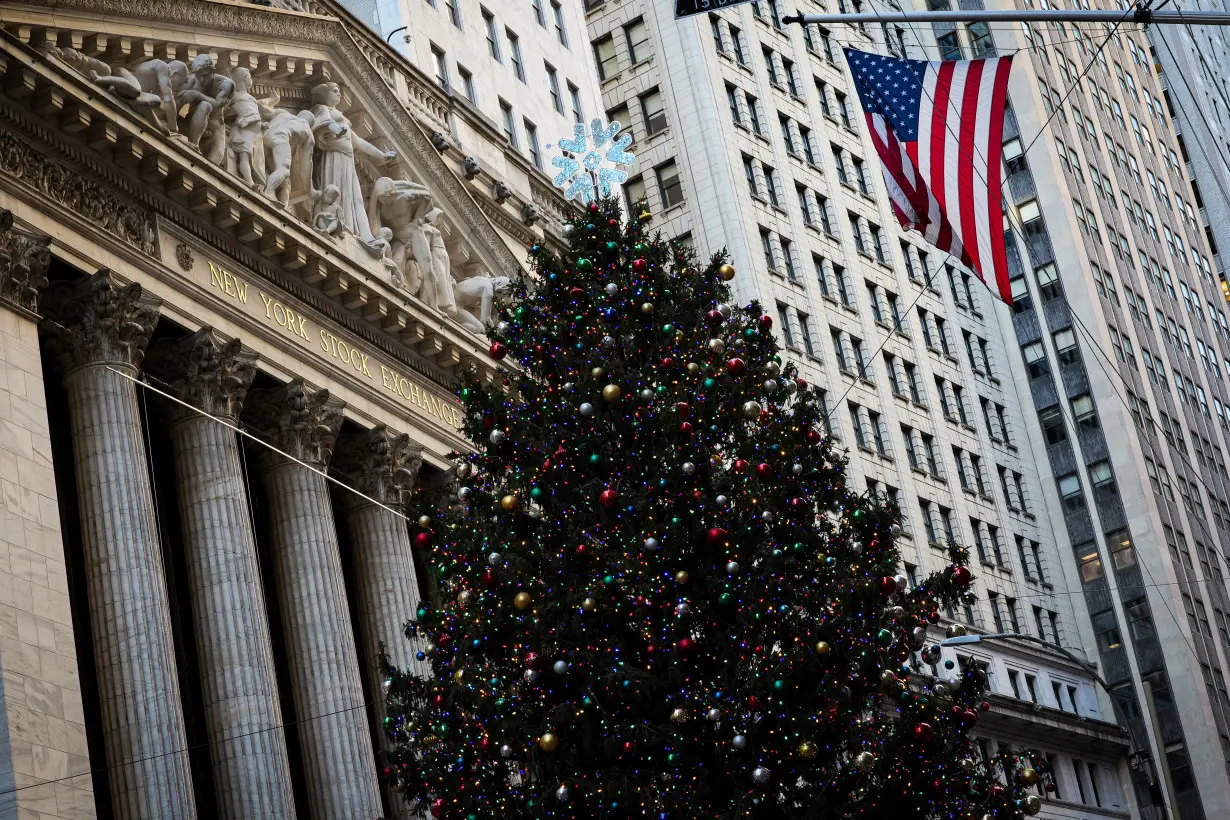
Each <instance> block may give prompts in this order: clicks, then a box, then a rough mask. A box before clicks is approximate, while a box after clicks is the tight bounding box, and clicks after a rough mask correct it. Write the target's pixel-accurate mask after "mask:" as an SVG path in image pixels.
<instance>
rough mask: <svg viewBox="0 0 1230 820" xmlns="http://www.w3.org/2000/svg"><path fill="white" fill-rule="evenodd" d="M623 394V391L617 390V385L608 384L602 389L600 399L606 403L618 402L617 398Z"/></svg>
mask: <svg viewBox="0 0 1230 820" xmlns="http://www.w3.org/2000/svg"><path fill="white" fill-rule="evenodd" d="M623 394H624V391H622V390H620V389H619V385H617V384H608V385H607V386H606V387H604V388H602V398H604V399H606V400H607V401H619V397H620V396H622V395H623Z"/></svg>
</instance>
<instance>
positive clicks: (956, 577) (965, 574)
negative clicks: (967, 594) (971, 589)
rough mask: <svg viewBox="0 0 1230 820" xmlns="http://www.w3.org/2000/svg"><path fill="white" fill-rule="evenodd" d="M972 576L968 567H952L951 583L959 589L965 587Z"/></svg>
mask: <svg viewBox="0 0 1230 820" xmlns="http://www.w3.org/2000/svg"><path fill="white" fill-rule="evenodd" d="M972 580H973V576H972V575H971V574H970V571H969V567H953V570H952V581H953V583H954V584H956V585H957V586H959V587H967V586H969V584H970V581H972Z"/></svg>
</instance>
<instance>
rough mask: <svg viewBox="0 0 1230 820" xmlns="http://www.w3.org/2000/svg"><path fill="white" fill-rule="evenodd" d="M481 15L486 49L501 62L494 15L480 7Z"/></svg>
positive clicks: (498, 34)
mask: <svg viewBox="0 0 1230 820" xmlns="http://www.w3.org/2000/svg"><path fill="white" fill-rule="evenodd" d="M482 15H483V26H484V27H485V28H486V29H487V51H488V52H490V54H491V56H492V57H494V58H495V59H496V60H497V61H501V62H502V61H503V59H502V58H501V57H500V33H499V32H498V31H497V30H496V27H495V16H494V15H493V14H492V13H491V12H489V11H487V10H486V9H482Z"/></svg>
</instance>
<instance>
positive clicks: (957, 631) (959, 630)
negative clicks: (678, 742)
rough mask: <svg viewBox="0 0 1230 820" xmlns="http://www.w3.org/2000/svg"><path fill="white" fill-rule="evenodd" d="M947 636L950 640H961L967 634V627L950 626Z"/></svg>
mask: <svg viewBox="0 0 1230 820" xmlns="http://www.w3.org/2000/svg"><path fill="white" fill-rule="evenodd" d="M947 634H948V637H950V638H960V637H961V636H962V635H964V634H965V627H964V626H962V625H961V624H950V625H949V627H948V632H947Z"/></svg>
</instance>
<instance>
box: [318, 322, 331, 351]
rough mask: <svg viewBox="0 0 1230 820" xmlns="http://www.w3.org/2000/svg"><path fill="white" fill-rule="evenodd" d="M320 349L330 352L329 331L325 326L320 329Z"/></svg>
mask: <svg viewBox="0 0 1230 820" xmlns="http://www.w3.org/2000/svg"><path fill="white" fill-rule="evenodd" d="M320 349H321V350H323V351H324V352H326V353H328V352H329V331H327V330H324V329H323V328H322V329H321V331H320Z"/></svg>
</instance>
